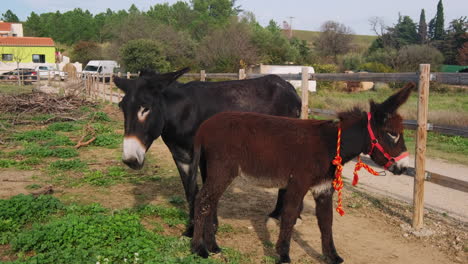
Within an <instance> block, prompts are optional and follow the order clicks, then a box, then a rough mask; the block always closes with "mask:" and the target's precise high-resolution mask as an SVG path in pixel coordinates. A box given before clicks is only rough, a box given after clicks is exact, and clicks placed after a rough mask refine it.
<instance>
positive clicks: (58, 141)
mask: <svg viewBox="0 0 468 264" xmlns="http://www.w3.org/2000/svg"><path fill="white" fill-rule="evenodd" d="M44 145H45V146H74V145H75V143H74V142H73V141H71V139H70V138H69V137H67V136H64V135H57V136H56V137H54V138H53V139H52V140H50V141H48V142H46V143H45V144H44Z"/></svg>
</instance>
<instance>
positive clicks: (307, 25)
mask: <svg viewBox="0 0 468 264" xmlns="http://www.w3.org/2000/svg"><path fill="white" fill-rule="evenodd" d="M1 1H2V4H1V5H0V14H3V13H4V12H5V11H6V10H8V9H11V10H12V11H13V12H14V13H15V14H17V15H18V16H19V18H20V19H21V20H26V18H27V17H28V15H29V14H30V13H31V12H32V11H34V12H36V13H43V12H55V11H57V10H59V11H61V12H65V11H68V10H72V9H74V8H77V7H80V8H82V9H88V10H89V11H91V12H92V13H94V14H96V13H99V12H103V11H105V10H106V9H107V8H111V9H112V10H119V9H128V8H129V7H130V5H131V3H134V4H135V5H136V6H137V7H138V8H139V9H140V10H143V11H146V10H148V9H149V7H150V6H152V5H155V4H157V3H164V2H168V3H170V4H172V3H175V2H177V0H162V1H161V0H159V1H148V0H134V1H124V0H93V1H89V0H1ZM186 1H187V2H188V0H186ZM438 1H439V0H386V1H379V0H356V1H349V0H325V1H324V0H321V1H314V0H237V2H236V3H237V5H240V6H241V8H242V9H244V10H246V11H251V12H253V13H254V14H255V16H256V18H257V20H258V21H259V22H260V23H261V24H262V25H266V24H267V23H268V21H269V20H270V19H273V20H275V21H276V22H277V23H278V24H280V25H281V23H282V21H284V20H287V21H289V17H294V18H293V19H292V25H293V28H294V29H303V30H314V31H315V30H319V28H320V25H321V24H322V23H323V22H325V21H327V20H335V21H339V22H341V23H344V24H346V25H347V26H349V27H351V28H352V29H353V31H354V32H356V33H357V34H368V35H370V34H372V32H371V31H370V27H369V22H368V20H369V18H371V17H373V16H378V17H382V18H383V19H384V20H385V22H386V24H387V25H392V24H394V23H395V22H396V21H397V19H398V13H399V12H400V13H401V14H402V15H408V16H410V17H411V18H413V20H414V21H415V22H416V23H417V22H418V21H419V14H420V12H421V9H422V8H424V9H425V10H426V20H427V22H429V20H430V19H431V18H433V17H434V15H435V13H436V10H437V2H438ZM443 3H444V13H445V25H446V26H447V25H448V23H449V22H450V21H451V20H452V19H455V18H459V17H461V16H468V0H443Z"/></svg>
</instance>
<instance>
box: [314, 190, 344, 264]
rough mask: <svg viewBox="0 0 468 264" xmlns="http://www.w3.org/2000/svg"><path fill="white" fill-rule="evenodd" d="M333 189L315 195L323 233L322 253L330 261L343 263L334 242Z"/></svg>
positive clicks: (316, 209)
mask: <svg viewBox="0 0 468 264" xmlns="http://www.w3.org/2000/svg"><path fill="white" fill-rule="evenodd" d="M332 198H333V189H330V191H326V192H322V193H320V194H319V195H314V199H315V204H316V206H315V211H316V212H315V214H316V216H317V221H318V225H319V228H320V233H321V235H322V253H323V255H324V256H325V257H326V258H327V259H328V260H329V262H330V263H333V264H335V263H342V262H343V259H342V258H341V257H340V256H339V255H338V253H337V252H336V248H335V243H334V242H333V234H332V224H333V204H332V202H333V199H332Z"/></svg>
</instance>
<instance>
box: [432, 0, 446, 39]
mask: <svg viewBox="0 0 468 264" xmlns="http://www.w3.org/2000/svg"><path fill="white" fill-rule="evenodd" d="M434 23H435V24H434V39H435V40H442V39H444V33H445V27H444V5H443V4H442V0H439V3H438V4H437V13H436V17H435V22H434Z"/></svg>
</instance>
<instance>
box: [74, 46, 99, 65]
mask: <svg viewBox="0 0 468 264" xmlns="http://www.w3.org/2000/svg"><path fill="white" fill-rule="evenodd" d="M71 59H72V61H79V62H81V63H83V64H84V65H86V64H87V63H88V62H89V61H90V60H99V59H102V56H101V48H100V47H99V45H98V44H97V43H96V42H92V41H79V42H78V43H77V44H76V45H74V46H73V50H72V52H71Z"/></svg>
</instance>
